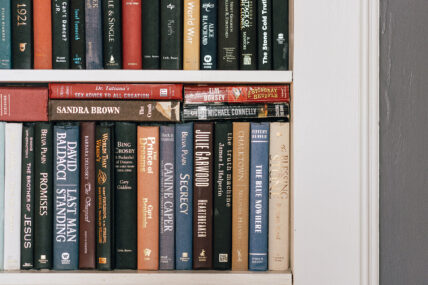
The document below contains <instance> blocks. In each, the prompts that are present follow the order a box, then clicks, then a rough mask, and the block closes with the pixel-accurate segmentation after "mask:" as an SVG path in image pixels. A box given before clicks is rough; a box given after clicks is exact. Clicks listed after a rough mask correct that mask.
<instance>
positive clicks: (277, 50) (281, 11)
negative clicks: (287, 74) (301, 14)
mask: <svg viewBox="0 0 428 285" xmlns="http://www.w3.org/2000/svg"><path fill="white" fill-rule="evenodd" d="M288 5H289V1H288V0H272V31H273V35H272V64H273V69H275V70H287V69H288V61H289V35H290V33H289V22H288V21H289V15H288V12H289V7H288Z"/></svg>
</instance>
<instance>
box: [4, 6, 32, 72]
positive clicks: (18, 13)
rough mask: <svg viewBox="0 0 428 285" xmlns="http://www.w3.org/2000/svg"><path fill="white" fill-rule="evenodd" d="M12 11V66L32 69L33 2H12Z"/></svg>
mask: <svg viewBox="0 0 428 285" xmlns="http://www.w3.org/2000/svg"><path fill="white" fill-rule="evenodd" d="M12 11H13V12H12V66H13V68H14V69H30V68H32V65H33V34H32V33H33V18H32V17H33V1H31V0H12ZM0 50H1V48H0Z"/></svg>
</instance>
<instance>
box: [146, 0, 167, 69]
mask: <svg viewBox="0 0 428 285" xmlns="http://www.w3.org/2000/svg"><path fill="white" fill-rule="evenodd" d="M160 1H161V0H151V1H142V3H141V8H142V9H141V10H142V15H141V25H142V27H141V29H142V34H143V35H144V36H143V37H142V39H141V41H142V42H141V47H142V50H143V55H142V60H143V62H142V66H143V69H160V34H161V30H160V25H161V24H160V23H161V22H160V17H159V16H160ZM163 21H165V19H163Z"/></svg>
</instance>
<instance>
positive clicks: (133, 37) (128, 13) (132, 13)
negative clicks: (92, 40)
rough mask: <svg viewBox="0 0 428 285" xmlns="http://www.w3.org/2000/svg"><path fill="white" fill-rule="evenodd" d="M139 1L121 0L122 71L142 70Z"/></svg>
mask: <svg viewBox="0 0 428 285" xmlns="http://www.w3.org/2000/svg"><path fill="white" fill-rule="evenodd" d="M141 1H142V0H122V44H123V69H141V68H142V61H143V58H142V50H141V36H142V35H141Z"/></svg>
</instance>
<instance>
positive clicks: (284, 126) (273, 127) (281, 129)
mask: <svg viewBox="0 0 428 285" xmlns="http://www.w3.org/2000/svg"><path fill="white" fill-rule="evenodd" d="M268 236H269V252H268V256H269V261H268V264H269V270H274V271H282V270H287V269H288V267H289V258H290V239H289V236H290V125H289V123H280V122H275V123H271V124H270V144H269V234H268Z"/></svg>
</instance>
